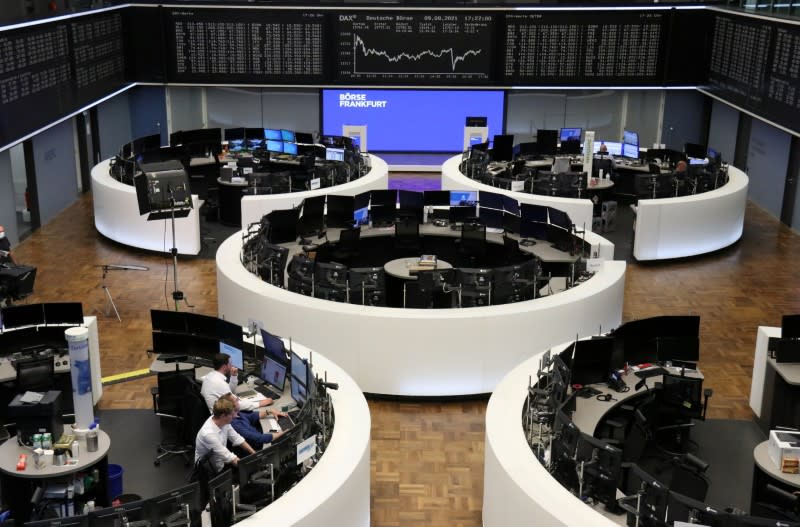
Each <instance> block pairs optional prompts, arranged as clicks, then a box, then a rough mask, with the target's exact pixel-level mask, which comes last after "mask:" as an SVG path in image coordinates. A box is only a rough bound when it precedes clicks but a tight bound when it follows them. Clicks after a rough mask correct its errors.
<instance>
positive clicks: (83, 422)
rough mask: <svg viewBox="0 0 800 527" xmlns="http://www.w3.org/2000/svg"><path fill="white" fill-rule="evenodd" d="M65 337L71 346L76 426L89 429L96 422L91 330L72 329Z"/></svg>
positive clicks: (67, 331) (70, 355) (82, 328)
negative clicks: (93, 395) (93, 401)
mask: <svg viewBox="0 0 800 527" xmlns="http://www.w3.org/2000/svg"><path fill="white" fill-rule="evenodd" d="M64 336H65V337H66V339H67V344H68V345H69V362H70V365H71V374H72V401H73V403H74V406H75V425H76V427H77V428H88V427H89V425H90V424H91V423H92V422H93V421H94V406H93V404H92V371H91V368H90V365H89V330H88V329H87V328H85V327H72V328H69V329H68V330H66V331H65V332H64Z"/></svg>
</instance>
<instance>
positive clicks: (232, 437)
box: [194, 398, 255, 472]
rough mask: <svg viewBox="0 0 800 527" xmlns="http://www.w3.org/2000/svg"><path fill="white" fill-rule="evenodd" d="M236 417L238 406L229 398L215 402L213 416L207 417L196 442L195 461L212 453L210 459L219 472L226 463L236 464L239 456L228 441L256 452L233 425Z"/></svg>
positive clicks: (248, 450) (248, 451)
mask: <svg viewBox="0 0 800 527" xmlns="http://www.w3.org/2000/svg"><path fill="white" fill-rule="evenodd" d="M234 417H236V407H235V406H234V404H233V403H232V402H231V401H230V400H228V399H224V398H222V399H219V400H217V402H215V403H214V407H213V408H212V411H211V417H209V418H208V419H206V422H205V423H203V426H202V427H201V428H200V431H199V432H198V433H197V439H195V444H194V462H195V463H197V462H198V461H199V460H200V459H201V458H203V457H205V456H206V455H207V454H210V455H211V457H210V459H209V461H210V462H211V465H212V466H213V467H214V469H215V470H216V471H217V472H220V471H221V470H222V469H223V468H225V465H226V464H230V465H236V464H238V463H239V458H238V457H237V456H236V455H235V454H234V453H233V452H231V451H230V450H228V447H227V446H225V445H226V443H227V442H228V441H230V442H231V444H232V445H233V446H238V447H241V448H243V449H244V450H245V452H247V453H248V454H252V453H253V452H255V450H253V447H251V446H250V445H249V444H247V441H245V439H244V438H243V437H242V436H240V435H239V434H238V433H237V432H236V430H234V429H233V427H232V426H231V421H233V419H234Z"/></svg>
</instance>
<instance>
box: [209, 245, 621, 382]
mask: <svg viewBox="0 0 800 527" xmlns="http://www.w3.org/2000/svg"><path fill="white" fill-rule="evenodd" d="M241 248H242V237H241V233H236V234H234V235H233V236H231V237H230V238H228V239H227V240H225V241H224V242H223V243H222V245H220V248H219V250H218V251H217V291H218V301H219V317H220V318H224V319H225V320H230V321H233V322H236V323H239V324H246V323H247V321H248V319H252V318H257V319H259V320H263V321H264V322H265V323H266V324H267V326H266V329H267V330H268V331H270V332H272V333H275V334H278V335H281V336H283V337H292V338H293V339H298V340H302V341H303V342H305V343H306V344H307V345H308V346H310V347H312V348H313V349H318V350H320V351H322V352H323V353H325V354H326V356H328V357H330V358H331V360H334V361H335V362H336V364H338V365H340V366H341V367H342V368H343V369H344V370H345V371H347V372H348V373H349V374H350V375H352V376H353V378H354V379H355V380H356V382H357V383H358V385H359V386H361V388H362V389H363V390H364V391H365V392H367V393H376V394H386V395H392V396H434V397H439V396H464V395H472V394H485V393H489V392H492V391H493V390H494V389H495V386H496V385H497V383H498V382H499V381H500V379H501V378H502V377H503V376H504V375H505V374H506V373H507V372H508V371H509V370H510V369H511V368H513V367H514V366H515V365H517V364H519V362H520V361H521V360H523V359H524V358H525V357H527V356H529V354H530V350H532V349H547V348H548V347H549V346H552V345H554V344H557V343H559V342H564V341H567V340H569V339H571V338H575V335H576V334H577V335H579V336H588V335H595V334H597V332H598V330H599V329H600V328H604V329H606V330H608V329H610V328H613V327H616V326H618V325H619V324H620V323H621V321H622V299H623V293H624V287H625V262H621V261H605V262H603V263H602V267H601V269H600V271H599V272H597V273H596V274H595V275H594V276H593V277H592V278H590V279H589V280H587V281H586V282H584V283H582V284H580V285H578V286H577V287H573V288H572V289H569V290H567V291H564V292H560V293H558V294H554V295H551V296H547V297H544V298H538V299H536V300H528V301H525V302H520V303H516V304H504V305H497V306H486V307H473V308H465V309H400V308H388V307H369V306H361V305H353V304H343V303H338V302H331V301H327V300H322V299H318V298H310V297H307V296H303V295H300V294H297V293H292V292H289V291H287V290H285V289H280V288H278V287H275V286H272V285H269V284H267V283H265V282H263V281H261V280H260V279H259V278H258V277H257V276H255V275H253V274H252V273H250V272H249V271H247V269H245V268H244V266H243V265H242V263H241V261H240V260H239V253H240V251H241ZM612 248H613V246H612Z"/></svg>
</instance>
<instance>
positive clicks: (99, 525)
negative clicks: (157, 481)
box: [89, 500, 150, 527]
mask: <svg viewBox="0 0 800 527" xmlns="http://www.w3.org/2000/svg"><path fill="white" fill-rule="evenodd" d="M147 504H148V500H137V501H132V502H130V503H124V504H122V505H118V506H116V507H108V508H106V509H100V510H94V511H92V512H90V513H89V524H90V525H92V526H93V527H119V526H120V525H127V524H128V523H131V522H141V521H150V517H149V515H148V510H147Z"/></svg>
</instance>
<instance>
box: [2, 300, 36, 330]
mask: <svg viewBox="0 0 800 527" xmlns="http://www.w3.org/2000/svg"><path fill="white" fill-rule="evenodd" d="M2 318H3V327H4V328H5V329H11V328H19V327H23V326H42V325H44V323H45V318H44V307H43V305H42V304H28V305H21V306H11V307H4V308H3V317H2Z"/></svg>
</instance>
